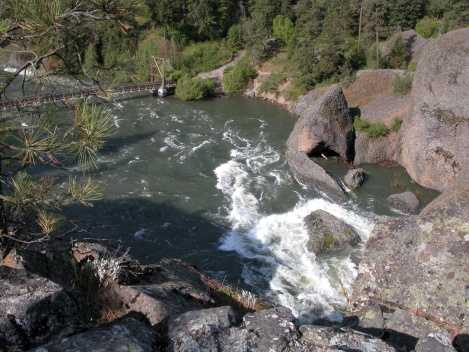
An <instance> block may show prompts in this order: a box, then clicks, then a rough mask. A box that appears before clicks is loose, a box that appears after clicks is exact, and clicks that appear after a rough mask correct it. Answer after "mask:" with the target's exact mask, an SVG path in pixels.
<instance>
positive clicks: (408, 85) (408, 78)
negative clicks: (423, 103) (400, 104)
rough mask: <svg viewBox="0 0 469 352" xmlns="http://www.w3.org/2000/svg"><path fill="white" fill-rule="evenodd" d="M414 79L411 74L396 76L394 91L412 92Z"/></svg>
mask: <svg viewBox="0 0 469 352" xmlns="http://www.w3.org/2000/svg"><path fill="white" fill-rule="evenodd" d="M412 79H413V76H412V75H411V74H407V75H404V76H400V75H398V76H396V77H395V78H394V81H393V91H394V93H398V94H402V95H405V94H407V93H409V92H410V90H411V89H412Z"/></svg>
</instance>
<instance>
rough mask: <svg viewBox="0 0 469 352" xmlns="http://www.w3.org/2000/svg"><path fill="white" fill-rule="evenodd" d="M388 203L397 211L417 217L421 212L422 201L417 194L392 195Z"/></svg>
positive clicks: (408, 192)
mask: <svg viewBox="0 0 469 352" xmlns="http://www.w3.org/2000/svg"><path fill="white" fill-rule="evenodd" d="M387 201H388V202H389V203H390V204H391V205H392V206H393V207H394V208H396V209H397V210H399V211H401V212H403V213H405V214H410V215H415V214H417V213H418V212H419V210H420V201H419V199H418V198H417V196H416V195H415V193H413V192H410V191H407V192H402V193H396V194H391V195H390V196H389V197H388V198H387Z"/></svg>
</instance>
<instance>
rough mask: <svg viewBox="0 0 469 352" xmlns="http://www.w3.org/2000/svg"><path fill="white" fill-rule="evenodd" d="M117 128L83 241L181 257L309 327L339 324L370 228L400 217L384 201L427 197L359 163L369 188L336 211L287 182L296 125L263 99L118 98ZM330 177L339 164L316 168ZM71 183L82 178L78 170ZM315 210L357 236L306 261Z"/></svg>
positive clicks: (75, 211)
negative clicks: (307, 222) (306, 221)
mask: <svg viewBox="0 0 469 352" xmlns="http://www.w3.org/2000/svg"><path fill="white" fill-rule="evenodd" d="M108 107H109V109H110V110H111V113H112V116H113V118H114V121H115V126H116V134H115V135H114V136H113V137H111V138H110V139H109V140H108V141H107V143H106V145H105V147H104V149H103V150H102V158H101V159H100V160H99V162H98V170H97V171H96V172H94V175H93V177H94V178H96V179H97V180H99V181H100V182H101V183H102V184H103V186H104V187H105V189H106V193H105V197H104V199H103V200H101V201H97V202H95V204H94V207H93V208H84V207H70V208H68V209H65V211H66V213H67V214H68V216H69V217H72V218H77V219H78V218H81V219H84V220H83V221H84V222H81V227H82V228H84V229H85V230H83V231H82V232H80V233H79V234H75V236H79V237H80V238H89V237H92V238H100V239H113V240H120V241H121V244H122V246H123V247H125V248H126V247H130V253H131V254H132V255H133V256H134V257H136V258H137V259H139V260H140V261H141V262H142V263H155V262H157V261H158V260H159V259H160V258H162V257H176V258H181V259H183V260H185V261H187V262H189V263H191V264H194V265H196V266H198V267H199V268H201V269H203V270H205V271H207V272H209V273H211V274H212V275H214V276H215V277H217V278H219V279H220V280H224V281H226V282H228V283H230V284H231V285H233V286H236V287H239V288H242V289H247V290H250V291H252V292H254V293H255V294H257V295H259V296H262V297H265V298H267V299H269V300H271V301H272V302H273V303H275V304H282V305H285V306H288V307H290V308H291V309H292V311H293V313H294V314H295V316H297V317H298V318H300V320H302V321H304V322H307V321H311V320H312V319H314V318H317V317H327V318H329V319H332V320H340V319H341V316H342V314H341V311H344V310H345V309H346V308H347V301H346V299H345V296H344V293H343V289H342V286H343V287H345V289H346V290H347V291H348V292H349V293H351V287H352V283H353V280H354V278H355V276H356V274H357V265H358V262H359V259H360V256H361V253H362V250H363V246H364V243H365V242H366V240H367V238H368V236H369V234H370V232H371V230H372V228H373V226H374V224H375V222H376V221H378V220H380V219H385V218H386V217H393V216H400V215H401V214H398V213H397V212H396V211H394V210H393V209H391V208H390V206H389V205H388V204H387V203H386V202H385V198H386V197H387V196H388V195H390V194H393V193H397V192H402V191H404V190H407V189H409V190H412V191H414V192H416V193H417V194H418V195H419V197H420V199H421V201H422V203H423V204H427V203H428V202H429V201H430V200H431V199H432V198H433V197H435V196H436V193H434V192H430V191H427V190H425V189H423V188H422V187H419V186H418V185H416V184H415V183H413V182H412V181H411V179H410V178H409V176H408V175H407V174H406V173H405V172H404V171H403V170H402V168H384V167H377V166H373V165H369V166H364V168H365V170H366V171H367V173H368V179H367V182H366V183H365V184H364V186H363V187H362V188H361V189H359V190H358V191H356V192H353V193H349V195H350V201H349V202H348V203H346V204H344V205H341V206H340V205H336V204H333V203H331V202H329V201H328V200H326V199H324V198H322V197H321V196H320V195H319V194H317V193H316V192H315V191H314V190H312V189H311V188H308V187H306V186H304V185H301V184H300V183H298V182H297V181H296V179H295V178H294V176H293V174H292V173H291V171H290V170H289V168H288V165H287V162H286V160H285V157H284V151H285V146H284V145H285V142H286V140H287V138H288V135H289V134H290V132H291V130H292V129H293V126H294V123H295V119H294V118H293V117H292V116H290V115H289V114H288V113H287V112H286V111H285V110H284V109H282V108H280V107H277V106H275V105H272V104H270V103H268V102H264V101H260V100H255V99H247V98H241V97H236V98H229V99H210V100H204V101H199V102H183V101H180V100H177V99H175V98H156V97H152V96H149V94H132V95H128V96H116V97H115V100H114V101H113V103H112V104H109V105H108ZM317 161H318V162H319V163H321V164H322V165H323V166H324V167H326V168H327V169H328V170H329V171H330V172H331V173H333V174H335V175H337V176H340V175H341V174H343V173H345V171H346V168H347V167H346V165H344V164H343V163H340V162H337V161H334V160H329V161H325V160H323V159H322V158H321V159H320V160H317ZM77 174H79V172H77ZM316 209H324V210H326V211H328V212H330V213H331V214H333V215H335V216H337V217H339V218H341V219H342V220H344V221H345V222H346V223H348V224H349V225H350V226H351V227H352V228H353V229H354V230H355V231H356V232H357V233H358V234H359V236H360V237H361V239H362V242H361V244H360V245H359V246H358V247H357V248H354V249H347V250H340V251H333V252H329V253H327V254H322V255H314V254H312V253H309V252H308V251H307V250H306V247H305V243H306V241H307V239H308V235H307V233H306V230H305V228H304V225H303V218H304V217H305V216H306V215H308V214H309V213H310V212H312V211H314V210H316Z"/></svg>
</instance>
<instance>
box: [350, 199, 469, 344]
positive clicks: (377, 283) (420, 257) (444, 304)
mask: <svg viewBox="0 0 469 352" xmlns="http://www.w3.org/2000/svg"><path fill="white" fill-rule="evenodd" d="M468 223H469V203H463V204H456V205H453V206H451V207H448V208H445V209H440V210H435V211H433V212H431V213H430V214H429V215H428V216H422V217H401V218H397V219H393V220H387V221H382V222H378V223H377V224H376V225H375V228H374V230H373V232H372V234H371V235H370V237H369V239H368V242H367V244H366V248H365V250H364V254H363V258H362V260H361V262H360V265H359V268H358V275H357V278H356V280H355V282H354V286H353V294H352V297H351V299H352V302H353V306H354V307H355V309H356V311H355V312H352V313H351V314H355V315H357V316H358V317H359V318H360V317H361V314H362V313H361V312H364V313H366V312H367V311H368V310H366V309H364V308H366V307H370V306H378V307H379V308H380V310H381V313H382V315H383V329H385V331H386V332H387V336H388V337H387V338H388V339H389V340H390V341H393V342H394V343H396V344H397V345H398V346H403V345H405V346H407V348H408V349H413V348H414V347H415V344H416V343H417V340H418V339H420V338H423V337H426V336H427V335H428V334H429V333H438V334H444V335H448V336H451V337H452V338H454V336H455V335H456V334H460V335H461V336H465V335H466V336H467V335H468V332H469V322H468V320H467V318H466V317H467V316H468V314H469V310H468V305H467V297H468V296H469V294H468V289H467V287H466V286H467V285H466V286H465V284H461V283H467V282H469V255H468V253H469V235H468V232H469V227H468Z"/></svg>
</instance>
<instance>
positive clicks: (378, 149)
mask: <svg viewBox="0 0 469 352" xmlns="http://www.w3.org/2000/svg"><path fill="white" fill-rule="evenodd" d="M399 142H400V137H399V135H398V134H397V133H390V134H389V135H387V136H386V137H381V138H371V137H368V136H367V135H366V134H365V133H357V138H356V139H355V158H354V159H353V164H354V165H361V164H379V163H382V162H384V161H389V160H395V159H396V158H397V156H396V154H397V150H398V149H399V148H398V145H399Z"/></svg>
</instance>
